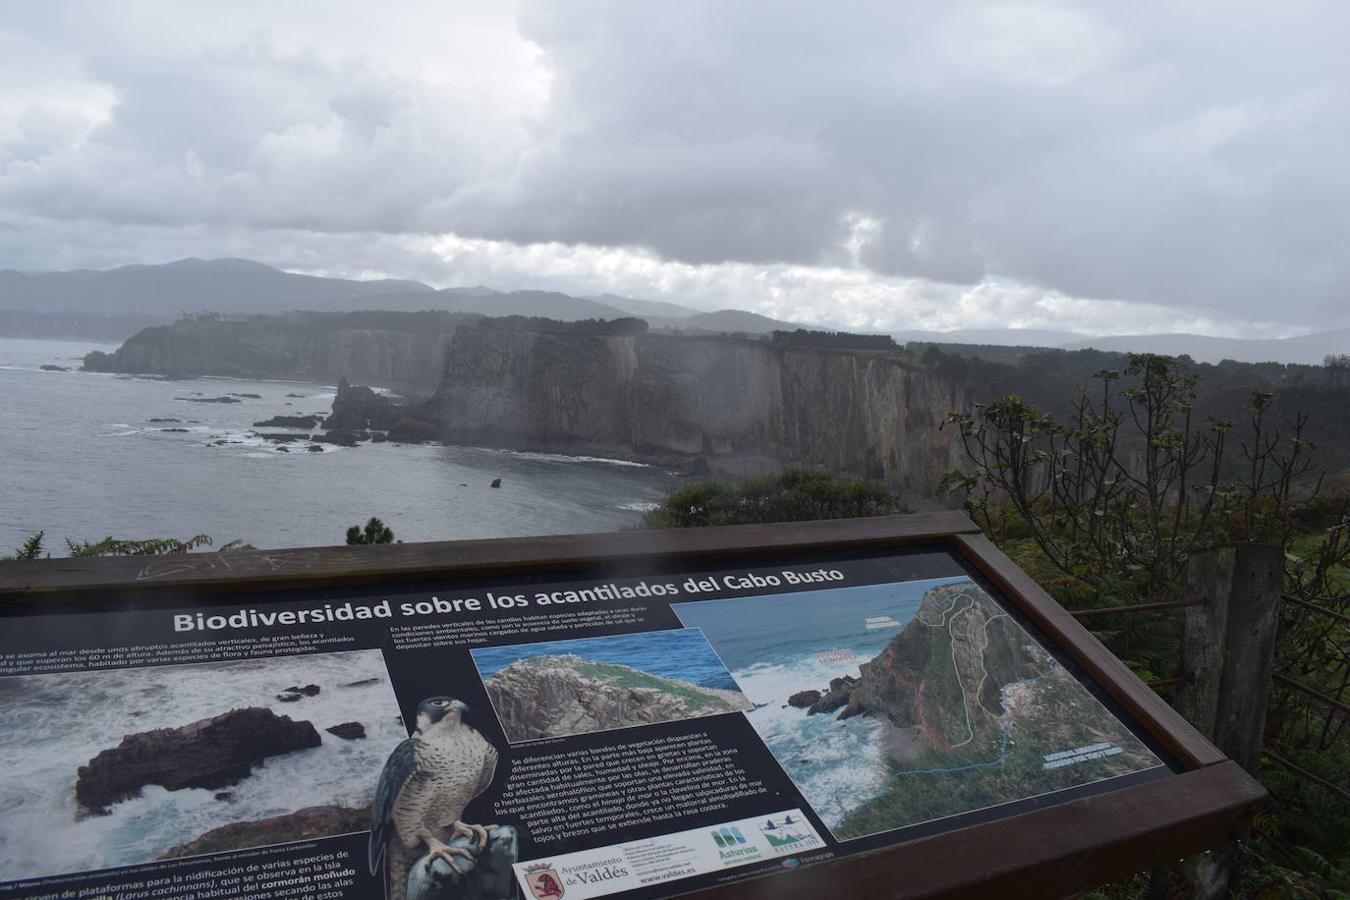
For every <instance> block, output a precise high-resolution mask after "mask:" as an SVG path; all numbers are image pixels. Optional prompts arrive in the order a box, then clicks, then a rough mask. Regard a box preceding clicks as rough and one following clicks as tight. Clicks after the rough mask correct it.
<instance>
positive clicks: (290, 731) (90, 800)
mask: <svg viewBox="0 0 1350 900" xmlns="http://www.w3.org/2000/svg"><path fill="white" fill-rule="evenodd" d="M319 744H320V738H319V732H318V731H317V730H315V728H314V725H313V724H312V723H310V722H296V721H293V720H292V719H291V718H290V717H288V716H279V715H277V714H276V713H274V712H272V711H271V710H270V709H267V708H265V707H249V708H247V709H234V710H231V711H229V712H227V713H221V714H220V715H218V716H212V717H211V718H209V719H201V720H200V721H197V722H193V723H191V724H189V725H184V726H182V727H180V728H160V729H157V730H155V731H145V732H141V733H139V734H129V735H127V736H126V737H124V738H122V742H121V743H120V744H118V745H117V746H116V747H113V748H111V749H108V750H104V751H103V752H102V753H100V754H98V755H97V756H95V757H94V758H93V759H91V760H90V761H89V763H88V764H87V765H84V766H80V769H79V772H78V775H77V779H76V782H75V799H76V800H77V801H78V802H79V804H80V806H81V808H82V809H84V810H85V811H86V812H89V813H95V814H99V815H103V814H106V813H107V812H108V807H109V806H111V805H112V804H114V803H117V802H120V801H122V800H127V799H130V798H132V797H136V796H139V794H140V792H141V788H142V787H144V786H145V785H148V784H157V785H160V786H162V787H164V788H166V789H168V790H171V791H179V790H182V789H184V788H207V789H211V790H214V789H216V788H222V787H227V786H229V785H232V784H236V783H237V782H239V781H241V780H242V779H244V778H246V777H248V775H249V773H251V772H252V771H253V767H254V766H256V765H258V764H259V763H261V762H262V761H263V760H265V759H267V758H268V757H270V756H278V755H280V754H283V753H292V752H294V751H296V750H304V749H307V748H309V747H317V746H319Z"/></svg>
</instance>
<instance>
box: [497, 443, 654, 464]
mask: <svg viewBox="0 0 1350 900" xmlns="http://www.w3.org/2000/svg"><path fill="white" fill-rule="evenodd" d="M478 449H482V450H484V451H486V452H488V453H493V454H497V455H500V456H514V457H515V458H516V459H537V460H539V461H541V462H570V463H604V464H606V465H610V466H633V467H635V468H639V469H645V468H648V466H647V464H646V463H640V462H634V461H633V460H631V459H611V458H610V457H607V456H568V455H565V454H562V453H539V452H537V451H534V450H503V449H499V448H496V447H482V448H478Z"/></svg>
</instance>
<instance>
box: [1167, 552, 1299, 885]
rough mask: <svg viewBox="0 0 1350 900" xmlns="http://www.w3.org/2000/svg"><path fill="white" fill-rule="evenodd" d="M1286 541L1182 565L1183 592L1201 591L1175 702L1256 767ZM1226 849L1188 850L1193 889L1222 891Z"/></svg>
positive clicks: (1228, 867) (1236, 757) (1254, 770)
mask: <svg viewBox="0 0 1350 900" xmlns="http://www.w3.org/2000/svg"><path fill="white" fill-rule="evenodd" d="M1283 581H1284V548H1283V547H1281V546H1279V545H1277V544H1238V545H1236V546H1234V547H1231V548H1224V549H1222V550H1215V551H1211V552H1209V553H1203V554H1197V555H1196V556H1193V557H1192V558H1191V561H1190V566H1189V568H1188V572H1187V586H1188V592H1189V594H1190V595H1191V597H1193V598H1198V599H1203V600H1204V601H1205V603H1204V604H1203V605H1201V606H1193V607H1187V609H1186V618H1185V622H1184V626H1183V634H1182V651H1181V664H1182V675H1183V677H1184V679H1185V680H1184V681H1183V682H1182V685H1181V689H1180V690H1179V691H1178V692H1177V709H1178V711H1179V712H1181V714H1182V715H1184V716H1185V717H1186V718H1187V719H1188V720H1189V721H1190V723H1191V724H1192V725H1194V726H1195V727H1196V728H1198V729H1199V730H1200V731H1201V733H1203V734H1204V735H1205V736H1206V737H1208V738H1209V739H1210V740H1212V741H1213V742H1214V744H1215V746H1217V747H1218V748H1219V749H1220V750H1222V751H1223V753H1224V754H1225V755H1226V756H1228V757H1229V758H1230V759H1232V760H1233V761H1235V762H1236V763H1238V765H1240V766H1242V767H1243V768H1244V769H1246V770H1247V771H1248V772H1250V773H1251V774H1252V775H1253V776H1258V777H1259V775H1260V768H1261V741H1262V737H1263V735H1264V733H1265V727H1266V706H1267V703H1268V701H1269V698H1270V683H1271V676H1272V674H1273V671H1274V667H1275V637H1276V631H1277V629H1278V626H1279V621H1280V610H1279V604H1280V593H1281V590H1282V588H1283ZM1234 862H1235V861H1234V858H1233V854H1232V853H1231V851H1217V852H1211V853H1206V854H1205V855H1203V856H1196V857H1191V858H1190V859H1188V860H1185V861H1184V862H1183V864H1182V871H1183V872H1184V874H1185V876H1186V879H1187V880H1188V881H1189V882H1190V884H1191V888H1192V891H1193V894H1192V896H1194V897H1197V898H1211V897H1226V896H1228V885H1229V882H1230V881H1231V880H1232V878H1233V875H1234V872H1235V868H1236V867H1235V865H1234Z"/></svg>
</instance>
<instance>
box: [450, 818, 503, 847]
mask: <svg viewBox="0 0 1350 900" xmlns="http://www.w3.org/2000/svg"><path fill="white" fill-rule="evenodd" d="M496 827H497V826H496V825H487V826H484V825H469V824H467V823H465V822H451V823H450V831H451V833H452V834H455V835H463V836H464V837H467V838H473V839H474V841H476V842H477V844H478V849H479V850H482V849H483V848H484V847H486V846H487V843H488V829H489V828H496Z"/></svg>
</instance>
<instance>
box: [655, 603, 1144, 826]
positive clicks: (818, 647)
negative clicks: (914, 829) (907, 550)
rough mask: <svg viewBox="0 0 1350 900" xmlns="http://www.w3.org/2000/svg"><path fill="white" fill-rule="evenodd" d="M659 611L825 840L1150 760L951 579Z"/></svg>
mask: <svg viewBox="0 0 1350 900" xmlns="http://www.w3.org/2000/svg"><path fill="white" fill-rule="evenodd" d="M674 608H675V611H676V614H677V615H679V617H680V620H681V621H682V622H684V623H685V625H689V626H697V627H698V628H700V629H702V631H703V633H704V634H706V635H707V637H708V640H709V641H710V642H711V643H712V645H713V646H714V647H715V648H716V649H717V652H718V653H719V654H720V656H721V658H722V659H724V660H725V661H726V664H727V666H728V667H729V668H730V670H731V672H732V674H733V675H734V676H735V678H736V681H737V682H738V683H739V684H740V685H741V686H742V688H743V689H744V691H745V694H746V696H747V697H748V698H749V699H750V700H751V701H753V703H754V709H753V710H752V711H751V712H749V713H748V714H747V718H748V719H749V721H750V724H751V725H752V726H754V728H755V730H756V732H757V733H758V734H759V735H760V737H761V738H763V740H764V743H765V744H766V745H767V746H768V748H769V750H770V751H771V752H772V753H773V754H774V756H775V757H776V758H777V759H778V761H779V763H780V764H781V765H782V766H783V769H784V771H786V772H787V774H788V776H789V777H790V778H792V780H793V782H794V783H795V784H796V785H797V787H798V789H799V790H801V792H802V794H803V795H804V796H805V797H806V799H807V801H808V802H809V803H810V804H811V806H812V808H814V809H815V811H816V813H817V815H819V816H820V817H821V819H822V820H824V821H825V823H826V824H827V825H828V826H829V828H830V830H831V832H832V833H833V834H834V836H835V837H836V838H839V839H848V838H854V837H863V836H865V835H869V834H876V833H878V832H882V831H890V830H893V829H897V828H903V827H906V826H909V825H917V824H920V823H923V822H929V821H933V820H935V819H941V818H946V817H948V816H954V815H960V814H963V813H971V812H975V811H979V810H986V809H990V808H993V807H997V806H1001V805H1004V804H1007V803H1012V802H1015V801H1018V800H1023V799H1028V798H1032V797H1037V796H1041V795H1044V794H1047V793H1051V792H1053V791H1057V790H1063V789H1067V788H1071V787H1078V786H1082V785H1087V784H1092V783H1095V782H1099V781H1104V780H1107V779H1111V778H1115V777H1117V776H1121V775H1126V774H1131V773H1135V772H1143V771H1147V770H1150V769H1155V768H1158V767H1160V766H1162V765H1163V764H1162V761H1161V760H1160V759H1158V758H1157V757H1156V756H1155V755H1154V754H1153V753H1152V752H1151V751H1150V750H1149V749H1148V748H1147V747H1146V746H1145V745H1144V744H1143V742H1142V741H1140V740H1139V738H1137V737H1136V736H1135V735H1134V734H1133V733H1132V732H1131V731H1130V730H1129V728H1128V727H1126V726H1125V725H1124V724H1123V723H1122V722H1120V721H1119V720H1118V719H1116V718H1115V717H1114V716H1113V715H1112V714H1111V713H1110V712H1109V711H1108V710H1107V709H1106V707H1104V706H1103V705H1102V704H1101V702H1099V701H1098V700H1097V698H1096V697H1094V696H1093V695H1092V694H1091V693H1090V692H1089V691H1088V690H1087V688H1085V687H1084V686H1083V685H1082V684H1080V683H1079V682H1078V681H1077V680H1076V679H1075V678H1074V677H1073V676H1072V675H1071V674H1070V673H1069V672H1068V671H1067V670H1066V669H1065V668H1064V667H1063V666H1061V665H1060V664H1059V663H1058V662H1056V661H1055V659H1054V657H1053V656H1051V655H1050V653H1049V652H1047V651H1046V650H1045V648H1043V647H1041V646H1040V644H1038V643H1037V642H1036V641H1035V639H1034V638H1032V636H1031V635H1030V634H1028V633H1027V632H1026V631H1025V630H1024V629H1023V628H1022V627H1021V626H1020V625H1018V624H1017V623H1016V622H1015V621H1014V620H1013V619H1012V617H1011V616H1010V615H1009V614H1008V613H1007V612H1006V611H1005V610H1004V609H1003V608H1002V607H1001V606H999V604H998V603H997V602H996V601H995V600H994V599H993V598H992V597H990V596H989V595H988V594H986V593H985V592H984V591H983V590H981V589H980V588H979V586H978V585H976V584H975V583H974V582H972V581H971V580H970V579H968V578H965V577H955V578H939V579H929V580H923V581H912V582H895V583H890V584H878V585H865V586H860V587H849V588H832V589H828V590H821V591H812V592H807V593H798V594H780V595H771V596H763V597H749V598H739V599H735V600H708V601H700V602H693V603H681V604H676V605H675V607H674Z"/></svg>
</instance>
